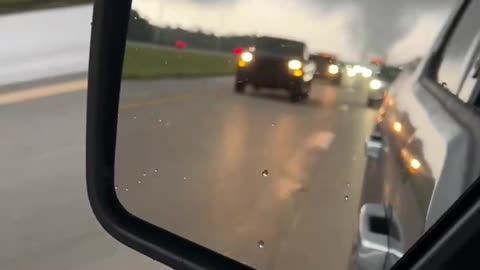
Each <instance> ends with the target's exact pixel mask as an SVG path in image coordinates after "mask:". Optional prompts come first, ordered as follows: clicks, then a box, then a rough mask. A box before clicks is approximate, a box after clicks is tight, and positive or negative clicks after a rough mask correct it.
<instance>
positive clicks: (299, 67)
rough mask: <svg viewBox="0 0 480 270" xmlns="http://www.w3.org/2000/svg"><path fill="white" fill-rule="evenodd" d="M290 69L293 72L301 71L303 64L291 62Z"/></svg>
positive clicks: (296, 61) (289, 63)
mask: <svg viewBox="0 0 480 270" xmlns="http://www.w3.org/2000/svg"><path fill="white" fill-rule="evenodd" d="M288 68H289V69H291V70H296V69H301V68H302V62H300V61H298V60H290V61H288Z"/></svg>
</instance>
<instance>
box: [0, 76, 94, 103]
mask: <svg viewBox="0 0 480 270" xmlns="http://www.w3.org/2000/svg"><path fill="white" fill-rule="evenodd" d="M86 89H87V80H86V79H81V80H76V81H70V82H62V83H57V84H51V85H45V86H39V87H34V88H29V89H23V90H17V91H12V92H9V93H5V94H0V105H7V104H15V103H20V102H25V101H30V100H36V99H41V98H45V97H50V96H56V95H60V94H66V93H71V92H76V91H83V90H86Z"/></svg>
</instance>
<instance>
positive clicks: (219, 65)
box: [123, 45, 235, 80]
mask: <svg viewBox="0 0 480 270" xmlns="http://www.w3.org/2000/svg"><path fill="white" fill-rule="evenodd" d="M234 71H235V58H234V57H233V56H230V55H228V54H213V53H209V52H201V51H193V50H192V51H189V50H188V49H187V50H177V49H174V48H162V47H138V46H132V45H127V49H126V54H125V59H124V65H123V78H124V79H129V80H142V79H160V78H192V77H212V76H227V75H232V74H233V73H234Z"/></svg>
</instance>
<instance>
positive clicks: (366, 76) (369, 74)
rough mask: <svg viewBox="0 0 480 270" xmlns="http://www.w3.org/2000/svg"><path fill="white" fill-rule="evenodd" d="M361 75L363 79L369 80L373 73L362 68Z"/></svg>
mask: <svg viewBox="0 0 480 270" xmlns="http://www.w3.org/2000/svg"><path fill="white" fill-rule="evenodd" d="M362 75H363V77H364V78H370V77H372V75H373V71H372V70H371V69H368V68H363V71H362Z"/></svg>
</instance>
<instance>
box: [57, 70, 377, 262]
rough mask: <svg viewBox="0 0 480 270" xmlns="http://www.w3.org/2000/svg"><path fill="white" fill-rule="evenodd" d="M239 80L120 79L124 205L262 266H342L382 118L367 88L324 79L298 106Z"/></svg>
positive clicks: (119, 152)
mask: <svg viewBox="0 0 480 270" xmlns="http://www.w3.org/2000/svg"><path fill="white" fill-rule="evenodd" d="M232 86H233V78H231V77H224V78H214V79H190V80H161V81H125V82H123V84H122V94H121V105H120V112H119V127H118V141H117V164H116V167H117V168H116V177H117V178H116V184H117V194H118V195H119V198H120V200H121V202H122V204H123V205H124V206H125V207H126V208H127V210H129V211H130V212H132V213H133V214H135V215H137V216H139V217H141V218H143V219H145V220H147V221H149V222H151V223H153V224H156V225H158V226H160V227H163V228H165V229H167V230H170V231H172V232H174V233H177V234H179V235H181V236H184V237H186V238H189V239H191V240H193V241H195V242H198V243H200V244H203V245H206V246H207V247H209V248H211V249H213V250H215V251H218V252H221V253H223V254H225V255H228V256H231V257H233V258H235V259H237V260H240V261H241V262H244V263H246V264H248V265H251V266H253V267H255V268H258V269H281V270H283V269H345V268H346V265H347V260H348V256H349V252H350V248H351V244H352V241H353V237H354V232H355V230H357V224H356V221H357V218H358V208H359V206H358V201H359V197H360V191H361V188H362V184H363V175H364V166H365V155H364V141H365V139H366V137H367V135H368V134H369V132H370V131H371V129H372V126H373V122H374V116H375V110H373V109H370V108H367V107H366V106H365V100H366V96H365V93H364V92H363V91H362V90H361V88H360V87H358V84H355V83H353V82H351V81H346V82H344V84H343V85H342V86H340V87H338V86H332V85H328V84H325V83H322V82H315V83H314V86H313V90H312V94H311V97H310V99H309V100H307V101H305V102H301V103H298V104H292V103H290V102H289V101H288V97H287V95H285V93H283V92H278V91H272V90H262V91H260V92H255V91H253V89H250V91H248V92H247V93H246V94H236V93H234V92H233V90H232ZM70 124H72V123H70ZM64 132H65V131H64ZM68 132H70V131H68Z"/></svg>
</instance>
